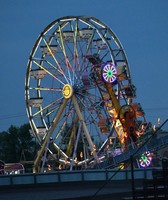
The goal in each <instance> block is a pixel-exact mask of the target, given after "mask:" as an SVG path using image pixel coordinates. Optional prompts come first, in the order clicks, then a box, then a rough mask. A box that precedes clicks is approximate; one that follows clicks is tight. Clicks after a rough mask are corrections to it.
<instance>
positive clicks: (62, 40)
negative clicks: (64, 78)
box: [59, 26, 72, 85]
mask: <svg viewBox="0 0 168 200" xmlns="http://www.w3.org/2000/svg"><path fill="white" fill-rule="evenodd" d="M59 34H60V39H61V46H62V52H63V54H64V58H65V62H66V67H67V71H68V76H69V78H70V83H71V85H72V79H71V75H70V71H69V69H70V67H71V64H70V62H69V60H68V57H67V54H66V49H65V42H64V39H63V34H62V30H61V27H60V26H59ZM71 69H72V67H71Z"/></svg>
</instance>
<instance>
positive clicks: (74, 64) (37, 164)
mask: <svg viewBox="0 0 168 200" xmlns="http://www.w3.org/2000/svg"><path fill="white" fill-rule="evenodd" d="M135 97H136V88H135V86H134V85H133V84H132V80H131V75H130V69H129V65H128V61H127V57H126V54H125V52H124V49H123V47H122V45H121V43H120V41H119V40H118V38H117V37H116V35H115V34H114V32H113V31H112V30H111V29H110V28H109V27H108V26H106V25H105V24H104V23H103V22H101V21H99V20H98V19H96V18H93V17H87V16H68V17H63V18H60V19H57V20H55V21H53V22H52V23H51V24H49V25H48V26H47V27H46V28H45V29H44V31H43V32H42V33H41V34H40V35H39V37H38V39H37V41H36V43H35V45H34V47H33V49H32V52H31V54H30V58H29V61H28V64H27V72H26V80H25V98H26V106H27V114H28V118H29V121H30V125H31V129H32V132H33V134H34V136H35V137H36V138H37V140H38V142H39V144H40V146H41V148H40V150H39V152H38V154H37V157H36V159H35V161H34V172H38V171H44V168H45V166H46V163H48V164H49V165H53V163H54V165H55V167H56V168H57V169H67V170H73V169H91V168H97V167H98V168H101V167H103V168H108V167H115V166H119V165H120V164H121V163H125V162H126V161H127V160H128V159H129V157H130V154H131V152H134V153H135V151H137V148H139V146H141V145H143V144H144V142H145V139H144V138H145V137H144V136H145V135H147V133H148V132H149V131H150V132H151V129H152V127H151V124H150V123H147V122H146V120H145V114H144V112H143V109H142V107H141V105H140V103H137V102H134V101H133V100H134V98H135ZM160 145H162V144H161V143H160ZM150 147H151V148H150ZM150 147H149V148H148V149H147V147H146V146H145V145H144V148H142V149H141V151H140V152H139V153H138V154H137V159H136V162H135V165H136V166H137V167H140V166H148V165H149V164H150V162H151V159H152V154H151V151H150V150H151V149H152V148H153V146H150ZM140 155H141V156H140ZM138 156H140V157H138ZM124 166H125V165H124V164H123V167H124Z"/></svg>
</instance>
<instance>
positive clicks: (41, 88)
mask: <svg viewBox="0 0 168 200" xmlns="http://www.w3.org/2000/svg"><path fill="white" fill-rule="evenodd" d="M29 89H30V90H40V91H57V92H61V91H62V89H61V88H44V87H29Z"/></svg>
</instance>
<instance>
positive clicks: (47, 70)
mask: <svg viewBox="0 0 168 200" xmlns="http://www.w3.org/2000/svg"><path fill="white" fill-rule="evenodd" d="M33 63H35V64H36V65H37V66H38V67H40V68H41V69H43V70H44V71H45V72H47V73H48V74H49V75H50V76H52V77H53V78H54V79H56V80H57V81H58V82H60V83H61V84H62V85H65V83H63V82H62V81H61V80H59V79H58V78H57V77H56V76H54V75H53V74H52V73H51V72H50V71H48V70H47V69H46V68H45V67H43V66H42V65H40V64H39V63H37V62H36V61H35V60H33Z"/></svg>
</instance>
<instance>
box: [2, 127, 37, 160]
mask: <svg viewBox="0 0 168 200" xmlns="http://www.w3.org/2000/svg"><path fill="white" fill-rule="evenodd" d="M29 130H30V125H29V124H24V125H22V126H20V127H16V126H13V125H11V126H10V128H9V129H8V130H7V131H3V132H0V160H2V161H4V162H5V163H18V162H23V161H33V160H34V159H35V156H36V153H37V151H38V149H39V145H38V143H37V142H36V140H35V139H34V138H33V136H32V135H31V134H30V132H29Z"/></svg>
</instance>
